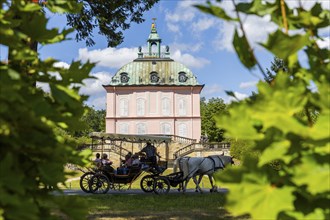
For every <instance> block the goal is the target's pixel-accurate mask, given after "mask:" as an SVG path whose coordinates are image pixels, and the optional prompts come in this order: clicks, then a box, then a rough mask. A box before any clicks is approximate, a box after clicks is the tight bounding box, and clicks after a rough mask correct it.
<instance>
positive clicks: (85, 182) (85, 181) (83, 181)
mask: <svg viewBox="0 0 330 220" xmlns="http://www.w3.org/2000/svg"><path fill="white" fill-rule="evenodd" d="M92 176H94V173H93V172H87V173H84V174H83V175H82V176H81V177H80V181H79V185H80V188H81V189H82V191H84V192H85V193H90V192H91V191H90V189H89V181H90V180H91V178H92Z"/></svg>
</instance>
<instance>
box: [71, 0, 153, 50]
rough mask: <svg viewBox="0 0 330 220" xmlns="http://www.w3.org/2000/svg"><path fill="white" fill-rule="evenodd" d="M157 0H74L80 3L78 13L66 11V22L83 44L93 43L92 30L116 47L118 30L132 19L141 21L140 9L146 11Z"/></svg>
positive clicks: (126, 25)
mask: <svg viewBox="0 0 330 220" xmlns="http://www.w3.org/2000/svg"><path fill="white" fill-rule="evenodd" d="M158 1H159V0H134V1H125V0H116V1H105V0H93V1H90V0H78V2H81V3H82V8H81V11H80V12H79V13H70V14H67V15H66V16H67V21H68V25H69V26H71V27H74V28H75V30H76V31H77V33H76V40H77V41H80V40H85V42H86V45H87V46H93V45H94V44H95V41H94V40H93V31H94V30H95V28H98V34H100V35H104V36H105V37H106V39H107V42H108V46H109V47H116V46H118V45H119V44H120V43H122V42H123V39H124V36H123V32H122V30H126V29H128V28H129V27H130V24H131V23H132V22H135V23H141V22H143V21H144V19H143V12H145V11H148V10H149V9H150V8H151V7H152V6H153V5H154V4H155V3H157V2H158Z"/></svg>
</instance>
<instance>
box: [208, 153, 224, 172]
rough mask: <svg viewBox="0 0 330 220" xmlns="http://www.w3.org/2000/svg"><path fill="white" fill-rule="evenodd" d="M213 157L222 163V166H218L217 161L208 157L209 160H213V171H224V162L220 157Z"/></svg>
mask: <svg viewBox="0 0 330 220" xmlns="http://www.w3.org/2000/svg"><path fill="white" fill-rule="evenodd" d="M213 157H217V158H218V159H219V161H220V166H216V163H215V160H214V159H213V158H212V156H208V157H207V158H209V159H211V161H212V162H213V169H214V171H217V170H219V169H222V170H223V169H224V168H225V167H226V165H225V163H224V162H223V161H222V159H221V157H220V156H213Z"/></svg>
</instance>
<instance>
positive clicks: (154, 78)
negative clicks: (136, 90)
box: [150, 72, 159, 83]
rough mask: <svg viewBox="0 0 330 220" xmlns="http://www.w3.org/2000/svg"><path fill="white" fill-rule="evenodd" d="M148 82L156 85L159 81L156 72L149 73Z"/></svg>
mask: <svg viewBox="0 0 330 220" xmlns="http://www.w3.org/2000/svg"><path fill="white" fill-rule="evenodd" d="M150 81H151V82H152V83H157V82H158V81H159V77H158V73H157V72H151V73H150Z"/></svg>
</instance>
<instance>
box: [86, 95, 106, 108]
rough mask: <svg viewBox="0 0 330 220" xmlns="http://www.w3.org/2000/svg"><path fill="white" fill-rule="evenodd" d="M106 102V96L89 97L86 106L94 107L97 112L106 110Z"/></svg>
mask: <svg viewBox="0 0 330 220" xmlns="http://www.w3.org/2000/svg"><path fill="white" fill-rule="evenodd" d="M105 102H106V96H105V95H104V96H100V97H96V98H91V97H89V99H88V100H87V101H86V104H87V105H88V106H94V108H95V109H96V110H101V109H105V106H106V104H105Z"/></svg>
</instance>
